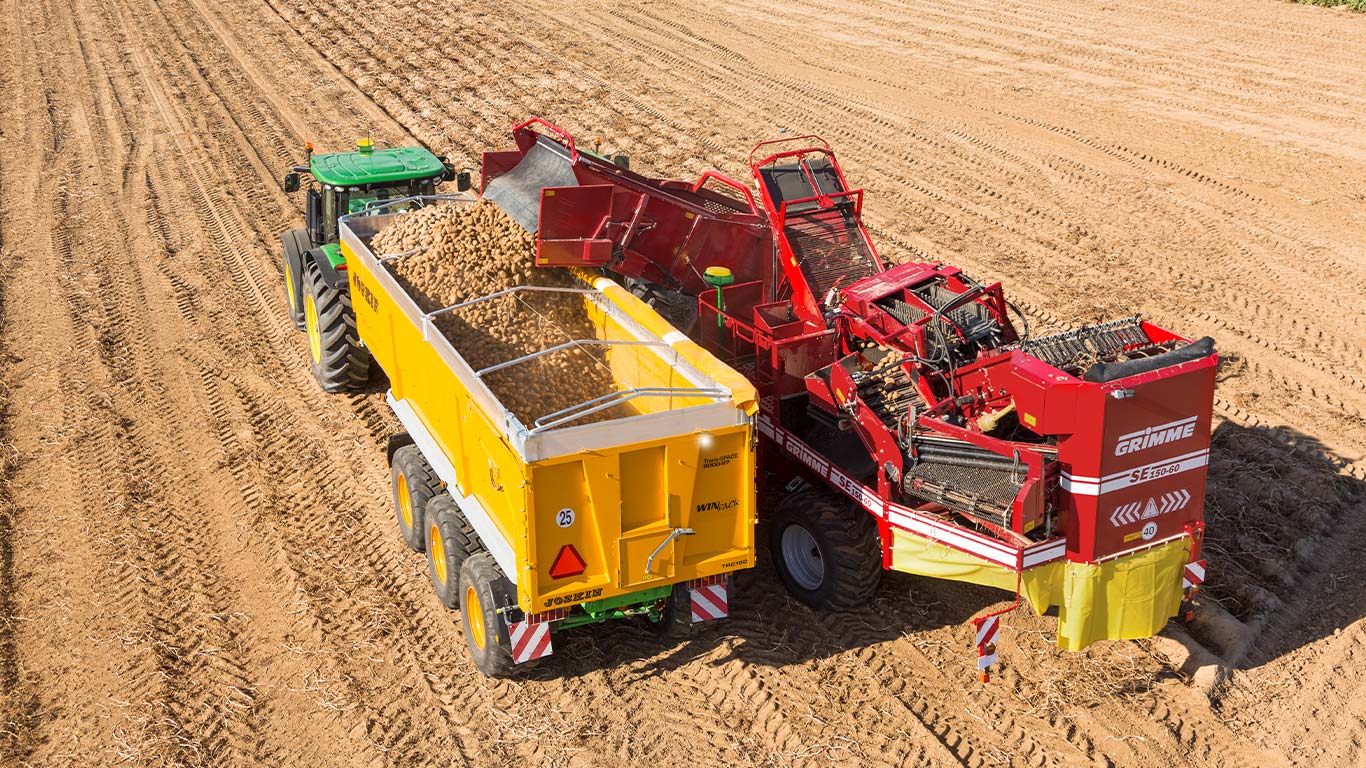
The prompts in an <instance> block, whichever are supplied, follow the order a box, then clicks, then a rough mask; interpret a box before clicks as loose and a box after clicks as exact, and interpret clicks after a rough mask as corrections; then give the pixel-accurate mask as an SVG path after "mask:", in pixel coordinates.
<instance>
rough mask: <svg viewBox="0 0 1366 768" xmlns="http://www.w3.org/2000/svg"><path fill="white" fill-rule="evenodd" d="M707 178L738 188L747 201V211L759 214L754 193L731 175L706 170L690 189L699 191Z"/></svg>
mask: <svg viewBox="0 0 1366 768" xmlns="http://www.w3.org/2000/svg"><path fill="white" fill-rule="evenodd" d="M708 179H715V180H716V181H719V182H721V183H722V184H724V185H726V186H728V187H730V188H732V189H735V190H739V192H740V194H742V195H744V196H745V202H747V203H749V212H750V213H752V214H754V215H756V216H758V215H759V206H757V205H755V203H754V195H753V194H752V193H750V191H749V187H746V186H745V185H743V184H741V183H740V182H738V181H736V180H735V179H732V178H731V177H729V176H727V175H725V174H723V173H720V172H719V171H707V172H706V173H703V174H702V175H701V176H699V177H698V178H697V182H696V183H695V184H693V185H692V191H693V192H698V191H700V190H701V189H702V185H703V184H706V183H707V180H708Z"/></svg>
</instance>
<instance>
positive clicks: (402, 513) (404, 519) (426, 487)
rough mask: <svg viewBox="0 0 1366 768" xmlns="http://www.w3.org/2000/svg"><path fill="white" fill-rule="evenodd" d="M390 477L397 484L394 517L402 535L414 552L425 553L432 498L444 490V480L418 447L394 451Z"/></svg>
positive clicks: (405, 447)
mask: <svg viewBox="0 0 1366 768" xmlns="http://www.w3.org/2000/svg"><path fill="white" fill-rule="evenodd" d="M389 477H390V479H391V480H392V481H393V482H392V485H393V488H394V517H396V518H397V519H398V530H399V533H402V534H403V541H404V542H406V543H407V544H408V546H409V547H410V548H412V550H413V551H414V552H421V551H422V550H423V549H425V548H426V544H427V539H426V538H425V536H426V530H427V529H426V526H425V525H424V523H425V522H426V520H427V515H428V509H429V508H430V506H431V503H430V502H431V501H432V497H433V496H435V495H436V494H437V493H439V492H440V491H441V481H440V480H438V479H437V478H436V475H434V474H433V473H432V468H431V465H429V464H428V463H427V460H426V459H425V458H423V457H422V451H420V450H418V448H417V446H416V445H405V446H403V447H402V448H399V449H398V450H397V451H394V460H393V462H392V463H391V464H390V465H389Z"/></svg>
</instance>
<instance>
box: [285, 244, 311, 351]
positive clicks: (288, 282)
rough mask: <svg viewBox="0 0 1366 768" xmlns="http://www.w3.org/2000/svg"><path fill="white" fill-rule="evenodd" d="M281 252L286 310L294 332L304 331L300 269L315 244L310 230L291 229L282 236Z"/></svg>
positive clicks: (302, 286) (302, 288)
mask: <svg viewBox="0 0 1366 768" xmlns="http://www.w3.org/2000/svg"><path fill="white" fill-rule="evenodd" d="M280 245H281V251H282V253H281V254H280V259H281V261H282V262H283V264H282V266H281V268H282V271H283V274H284V283H285V309H286V310H288V312H289V321H290V322H292V323H294V330H296V331H302V330H304V294H303V291H304V284H303V280H302V279H301V278H302V277H303V276H302V275H301V274H299V267H300V265H302V264H303V262H304V254H305V253H308V249H309V248H312V247H313V243H312V241H311V240H309V238H308V230H307V229H304V228H303V227H299V228H298V229H291V230H289V231H288V232H285V233H284V234H282V235H280Z"/></svg>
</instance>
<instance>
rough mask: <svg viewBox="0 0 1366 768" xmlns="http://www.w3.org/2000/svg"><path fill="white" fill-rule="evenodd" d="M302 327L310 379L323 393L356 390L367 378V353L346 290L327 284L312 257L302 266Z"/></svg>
mask: <svg viewBox="0 0 1366 768" xmlns="http://www.w3.org/2000/svg"><path fill="white" fill-rule="evenodd" d="M303 312H304V328H305V330H307V331H308V352H309V358H310V360H311V361H312V364H313V378H315V379H317V380H318V386H320V387H322V388H323V391H325V392H342V391H345V390H348V389H359V388H360V387H362V386H364V385H365V382H366V380H367V379H369V378H370V353H369V352H367V351H366V350H365V348H364V347H362V346H361V345H360V336H359V335H357V333H356V314H355V312H353V311H352V309H351V296H350V294H349V293H348V292H347V291H344V290H339V289H336V288H332V287H330V286H328V284H327V283H325V282H323V276H322V273H321V272H319V271H318V267H317V265H316V264H314V263H313V262H312V260H307V262H306V264H305V266H304V308H303Z"/></svg>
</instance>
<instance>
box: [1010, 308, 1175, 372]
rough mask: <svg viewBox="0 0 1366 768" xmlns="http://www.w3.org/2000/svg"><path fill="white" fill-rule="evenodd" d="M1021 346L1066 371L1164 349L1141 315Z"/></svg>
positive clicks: (1087, 326)
mask: <svg viewBox="0 0 1366 768" xmlns="http://www.w3.org/2000/svg"><path fill="white" fill-rule="evenodd" d="M1017 348H1018V349H1020V350H1022V351H1025V352H1028V353H1029V354H1031V355H1033V356H1034V357H1037V358H1039V359H1040V360H1042V361H1044V362H1045V363H1048V364H1049V365H1051V366H1053V367H1054V368H1059V369H1061V370H1064V371H1077V370H1081V369H1082V368H1086V367H1088V366H1090V365H1091V364H1093V363H1097V362H1102V363H1108V362H1115V361H1117V360H1119V359H1121V358H1122V357H1124V356H1126V355H1138V356H1144V355H1146V354H1147V353H1149V352H1151V351H1161V350H1160V349H1158V345H1156V344H1154V343H1153V341H1152V340H1151V339H1149V338H1148V334H1147V333H1145V332H1144V330H1143V327H1142V325H1141V323H1140V321H1139V318H1138V316H1137V315H1134V316H1133V317H1126V318H1122V319H1119V320H1111V321H1109V322H1107V323H1100V324H1099V325H1084V326H1082V327H1081V328H1076V329H1074V330H1070V331H1063V332H1062V333H1055V334H1053V335H1051V336H1044V337H1042V338H1038V339H1029V340H1027V341H1025V342H1024V343H1022V344H1020V345H1018V347H1017Z"/></svg>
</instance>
